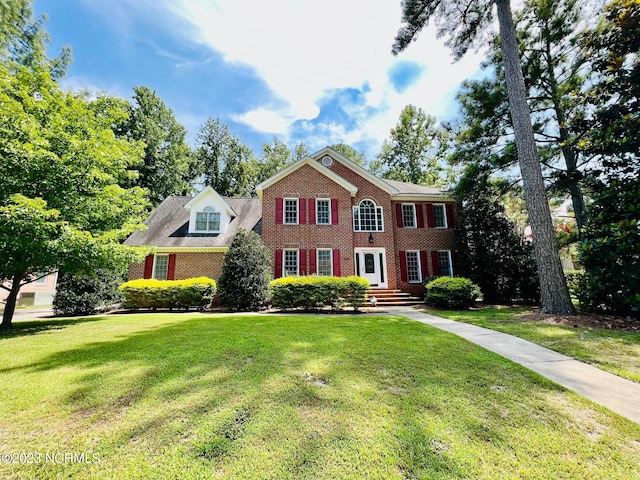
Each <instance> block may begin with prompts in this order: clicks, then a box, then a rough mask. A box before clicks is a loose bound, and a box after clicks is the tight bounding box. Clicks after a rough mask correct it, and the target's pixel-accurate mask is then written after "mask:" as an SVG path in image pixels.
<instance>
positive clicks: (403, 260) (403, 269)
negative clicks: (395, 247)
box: [400, 250, 409, 282]
mask: <svg viewBox="0 0 640 480" xmlns="http://www.w3.org/2000/svg"><path fill="white" fill-rule="evenodd" d="M407 278H409V277H408V275H407V253H406V252H405V251H404V250H402V251H400V280H402V281H403V282H406V281H407Z"/></svg>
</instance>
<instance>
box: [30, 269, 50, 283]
mask: <svg viewBox="0 0 640 480" xmlns="http://www.w3.org/2000/svg"><path fill="white" fill-rule="evenodd" d="M36 275H37V276H38V278H37V279H36V280H35V281H34V282H33V284H34V285H46V284H47V276H48V274H47V273H45V272H38V273H36Z"/></svg>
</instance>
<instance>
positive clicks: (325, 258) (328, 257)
mask: <svg viewBox="0 0 640 480" xmlns="http://www.w3.org/2000/svg"><path fill="white" fill-rule="evenodd" d="M316 255H317V257H318V259H317V265H318V267H317V269H318V275H321V276H331V275H333V251H332V250H331V249H330V248H319V249H318V250H316Z"/></svg>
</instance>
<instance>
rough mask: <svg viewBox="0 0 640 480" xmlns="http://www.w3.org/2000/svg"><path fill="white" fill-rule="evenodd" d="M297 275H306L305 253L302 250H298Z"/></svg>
mask: <svg viewBox="0 0 640 480" xmlns="http://www.w3.org/2000/svg"><path fill="white" fill-rule="evenodd" d="M298 265H299V268H298V273H299V274H300V275H306V274H307V251H306V250H305V249H304V248H301V249H300V250H298Z"/></svg>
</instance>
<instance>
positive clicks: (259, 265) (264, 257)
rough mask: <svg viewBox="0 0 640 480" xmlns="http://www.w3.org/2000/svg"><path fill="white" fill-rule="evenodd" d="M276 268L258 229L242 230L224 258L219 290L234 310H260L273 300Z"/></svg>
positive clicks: (226, 304) (223, 300) (225, 302)
mask: <svg viewBox="0 0 640 480" xmlns="http://www.w3.org/2000/svg"><path fill="white" fill-rule="evenodd" d="M272 271H273V267H272V264H271V255H270V254H269V250H268V249H267V247H265V245H264V244H263V243H262V239H261V238H260V236H259V235H258V234H256V233H255V232H247V231H246V230H242V229H240V230H239V231H238V233H237V234H236V236H235V238H234V239H233V243H232V244H231V246H230V247H229V251H228V252H227V254H226V255H225V257H224V264H223V265H222V275H221V276H220V279H219V280H218V292H219V293H220V301H221V303H222V304H223V305H225V306H227V307H230V308H232V309H234V310H259V309H260V308H263V307H264V306H265V305H266V304H267V301H268V299H269V282H270V281H271V279H272V273H271V272H272Z"/></svg>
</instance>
